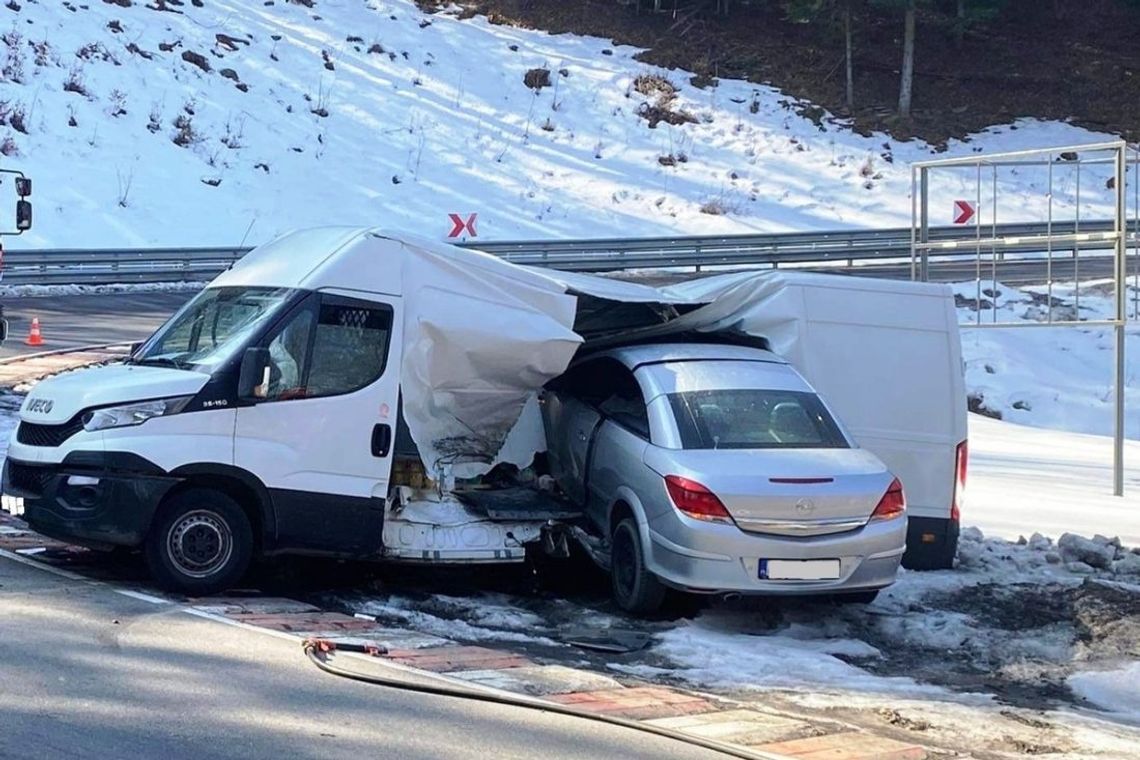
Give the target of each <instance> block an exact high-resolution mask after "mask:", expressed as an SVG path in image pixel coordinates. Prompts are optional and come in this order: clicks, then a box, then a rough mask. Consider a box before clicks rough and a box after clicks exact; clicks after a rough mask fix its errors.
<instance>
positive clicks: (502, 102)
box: [0, 0, 1111, 247]
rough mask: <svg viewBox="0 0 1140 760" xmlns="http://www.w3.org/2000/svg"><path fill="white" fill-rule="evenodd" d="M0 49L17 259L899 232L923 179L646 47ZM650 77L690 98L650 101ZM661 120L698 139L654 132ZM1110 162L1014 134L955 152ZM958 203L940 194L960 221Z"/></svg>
mask: <svg viewBox="0 0 1140 760" xmlns="http://www.w3.org/2000/svg"><path fill="white" fill-rule="evenodd" d="M309 6H311V7H309ZM0 31H2V32H3V34H2V37H3V41H2V42H0V75H2V87H0V151H2V152H3V153H5V154H8V155H7V156H6V157H5V156H4V155H0V161H2V162H3V164H4V165H5V166H9V167H17V168H20V169H22V170H24V171H26V172H27V173H29V174H30V175H32V176H33V177H34V178H35V180H36V183H37V184H36V192H35V200H36V202H37V212H36V213H37V220H36V225H35V229H34V231H33V232H32V233H31V234H28V235H26V236H24V237H23V238H21V239H19V241H18V242H17V243H15V244H18V245H19V246H21V247H42V246H110V245H135V246H143V245H155V244H170V245H209V244H225V245H232V244H236V243H239V242H241V241H242V240H245V241H246V242H248V243H258V242H262V241H265V240H267V239H270V238H272V237H274V236H275V235H276V234H278V233H280V232H282V231H284V230H286V229H289V228H292V227H297V226H307V225H314V224H322V223H333V222H335V223H345V224H369V225H373V224H375V225H385V226H389V227H392V228H406V229H410V230H413V231H415V232H419V233H423V234H427V235H431V236H440V237H442V236H444V235H445V234H446V233H447V231H448V230H449V229H450V228H451V223H450V222H449V220H448V217H447V214H448V213H452V212H454V213H459V214H463V215H466V214H470V213H478V215H479V217H478V226H477V229H478V234H479V236H480V237H481V238H484V239H503V238H519V237H545V236H574V237H589V236H601V235H652V234H671V233H675V232H688V233H713V232H717V233H719V232H746V231H750V230H772V231H776V230H804V229H813V228H814V229H825V228H836V227H843V226H887V225H903V224H907V223H909V219H910V200H909V190H910V172H909V167H908V163H909V162H910V161H913V160H916V159H918V158H924V157H928V156H929V155H930V153H931V150H930V148H929V146H927V145H925V144H922V143H920V142H911V143H896V142H894V141H893V140H890V139H888V138H887V137H885V136H881V135H880V136H875V137H872V138H864V137H860V136H857V135H854V134H852V133H850V132H848V131H846V130H845V129H842V128H841V127H838V126H836V125H835V124H834V123H831V122H830V121H829V120H827V119H824V120H823V121H822V122H821V124H820V125H817V124H815V123H813V122H812V121H810V120H808V119H807V118H804V117H802V116H800V115H798V114H797V110H796V105H797V104H795V103H793V102H791V101H790V99H789V98H788V97H787V96H785V95H784V94H782V93H781V92H779V91H778V90H775V89H773V88H771V87H765V86H760V85H753V84H750V83H746V82H739V81H727V80H725V81H721V82H720V84H719V86H718V87H712V88H708V89H698V88H696V87H694V86H692V85H691V84H690V82H689V79H690V75H689V74H688V73H686V72H681V71H672V72H668V71H659V70H657V69H654V68H651V67H648V66H646V65H645V64H642V63H639V62H637V61H635V60H634V59H633V56H634V55H635V54H636V53H637V52H638V51H637V50H636V49H634V48H630V47H620V46H615V45H612V44H611V43H610V42H608V41H606V40H601V39H592V38H581V37H573V36H570V35H559V36H551V35H547V34H543V33H540V32H532V31H525V30H519V29H514V28H510V27H506V26H496V25H492V24H490V23H488V22H487V20H486V19H484V18H480V17H476V18H473V19H467V20H459V19H458V18H456V17H455V15H454V14H452V15H447V14H441V15H432V16H428V15H425V14H423V13H422V12H420V11H419V10H418V9H417V8H416V7H415V6H414V4H413V3H412V2H411V0H315V2H310V0H304V2H300V0H295V1H294V2H287V1H286V0H266V1H265V2H261V1H258V2H250V1H248V0H191V1H190V2H182V1H181V0H114V1H113V2H112V0H106V1H105V2H81V0H66V1H63V2H60V1H58V0H13V2H11V3H8V4H7V6H5V7H0ZM543 68H545V69H546V70H547V71H546V73H545V74H544V73H541V72H540V73H537V74H532V75H531V77H530V78H529V80H528V81H529V82H530V83H531V84H533V85H542V84H545V81H546V80H547V79H548V80H549V84H548V85H547V86H542V87H539V88H537V89H533V88H532V87H529V86H528V85H527V84H526V83H524V78H527V73H528V71H530V70H531V69H543ZM652 74H662V75H664V77H665V78H667V79H668V81H669V82H670V83H671V84H672V85H674V86H676V88H677V89H678V92H677V93H676V97H675V99H673V100H671V101H670V99H669V97H668V96H667V95H663V94H662V89H661V88H662V87H666V86H665V85H662V84H661V83H660V82H657V81H656V80H641V82H640V84H638V83H637V82H636V81H635V80H637V78H638V77H641V76H642V75H652ZM666 88H667V87H666ZM639 90H641V91H644V93H648V94H644V93H643V92H641V91H639ZM663 99H664V100H663ZM647 103H648V104H651V105H652V104H661V105H664V106H665V107H666V108H667V110H670V111H671V112H673V113H675V114H687V116H686V117H684V118H687V119H691V121H690V122H689V123H683V124H679V125H675V126H671V125H670V124H668V123H665V122H662V123H660V124H658V125H657V126H656V127H655V128H650V126H649V122H648V121H647V119H645V118H642V116H639V115H638V111H639V109H642V108H643V107H645V104H647ZM1103 137H1104V136H1102V135H1094V134H1091V133H1089V132H1086V131H1084V130H1081V129H1077V128H1074V127H1070V126H1067V125H1064V124H1056V123H1053V124H1048V123H1034V122H1023V123H1020V124H1019V125H1017V126H1016V127H1001V128H995V129H993V130H991V131H990V132H989V133H987V134H984V135H979V136H977V137H976V138H975V139H973V140H972V141H971V142H970V143H969V144H962V143H960V144H956V145H952V146H951V152H953V153H966V152H969V151H975V150H983V149H984V150H987V151H992V150H1007V149H1015V148H1024V147H1040V146H1044V145H1059V144H1066V143H1074V142H1087V141H1090V140H1096V139H1103ZM967 179H968V178H965V177H951V178H949V179H948V180H947V183H945V184H942V185H939V186H938V187H936V188H935V195H936V197H937V199H936V200H934V201H933V202H934V203H935V204H936V207H937V208H942V207H943V206H945V213H946V215H947V217H948V216H949V214H950V200H949V199H950V198H952V197H955V196H961V197H973V191H972V190H971V191H969V192H967V191H966V189H965V187H966V185H965V184H963V183H965V182H966V181H967ZM1103 184H1104V183H1103V179H1102V178H1090V179H1089V181H1088V182H1087V183H1086V187H1085V193H1084V195H1083V196H1082V201H1081V203H1082V213H1083V214H1084V216H1085V217H1086V218H1088V217H1092V216H1097V215H1101V216H1103V215H1106V214H1107V212H1108V206H1107V205H1106V204H1107V203H1108V202H1109V199H1110V195H1111V194H1110V193H1109V192H1108V191H1107V190H1105V189H1104V187H1103ZM999 186H1000V188H1001V191H1002V201H1001V204H1000V205H1001V206H1002V208H1000V209H999V213H1000V218H1001V220H1002V221H1014V220H1017V219H1032V218H1040V217H1041V216H1042V214H1043V212H1044V209H1045V207H1046V203H1047V199H1046V194H1045V192H1044V189H1043V185H1042V184H1041V178H1036V179H1034V178H1030V177H1027V176H1023V175H1015V174H1014V173H1011V172H1006V173H1003V174H1002V176H1001V177H999ZM10 194H11V191H10V189H9V188H8V187H7V186H5V187H3V188H0V203H2V204H3V205H0V213H8V212H7V211H6V209H7V208H8V205H9V204H8V202H7V201H5V200H3V198H6V197H8V196H9V195H10ZM1066 204H1068V205H1066ZM985 205H986V207H987V209H988V208H989V204H988V202H987V203H986V204H985ZM1066 209H1068V210H1067V211H1066ZM1054 210H1055V212H1056V213H1057V215H1058V216H1065V215H1066V214H1069V215H1071V213H1072V199H1066V198H1062V197H1059V196H1058V197H1056V198H1055V199H1054ZM987 213H989V212H988V211H987ZM935 221H936V222H938V223H946V222H948V221H949V218H947V219H945V220H942V219H936V220H935ZM15 244H14V245H13V247H15Z"/></svg>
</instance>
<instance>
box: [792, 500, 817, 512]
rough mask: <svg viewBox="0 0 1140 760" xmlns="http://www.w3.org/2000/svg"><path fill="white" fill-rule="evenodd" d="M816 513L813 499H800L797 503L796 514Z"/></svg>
mask: <svg viewBox="0 0 1140 760" xmlns="http://www.w3.org/2000/svg"><path fill="white" fill-rule="evenodd" d="M814 511H815V503H814V502H812V500H811V499H800V500H799V501H797V502H796V514H800V515H810V514H811V513H812V512H814Z"/></svg>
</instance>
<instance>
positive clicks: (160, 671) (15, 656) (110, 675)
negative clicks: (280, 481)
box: [0, 556, 724, 760]
mask: <svg viewBox="0 0 1140 760" xmlns="http://www.w3.org/2000/svg"><path fill="white" fill-rule="evenodd" d="M352 665H353V666H356V665H357V663H352ZM360 665H361V666H362V667H367V663H360ZM0 684H3V688H0V758H30V757H69V758H97V759H98V760H107V759H108V758H119V757H152V758H163V760H177V759H178V758H193V760H209V759H210V758H273V759H276V758H283V757H288V758H294V757H312V758H322V759H324V758H339V757H345V758H352V760H361V759H362V758H389V757H390V758H401V759H405V758H406V759H407V760H417V759H418V758H424V760H428V759H431V760H434V759H435V758H454V759H456V760H487V758H488V757H494V758H525V759H526V760H533V758H535V757H541V758H544V760H545V759H548V758H549V759H551V760H555V759H561V758H582V757H605V758H611V757H612V758H646V759H647V760H648V759H649V758H654V759H655V760H658V759H661V758H690V759H695V760H705V759H706V758H707V759H709V760H713V759H715V760H721V758H723V757H724V756H723V755H720V754H716V753H713V752H709V751H705V750H701V749H698V748H696V747H693V746H691V745H687V744H683V743H680V742H675V741H673V740H670V739H664V738H659V737H655V736H651V735H649V734H645V733H641V732H635V731H631V730H629V729H623V728H618V727H611V726H606V725H603V724H599V723H594V722H589V721H584V720H579V719H576V718H569V717H561V716H555V715H550V714H547V713H539V712H536V711H532V710H522V709H520V708H516V707H507V706H500V705H493V704H485V703H475V702H469V701H464V700H457V699H451V698H446V697H434V696H429V695H421V694H413V693H409V692H402V691H395V690H391V689H384V688H381V687H378V686H372V685H369V684H363V683H357V682H354V681H348V680H345V679H339V678H336V677H333V676H329V675H326V674H324V673H322V672H320V671H318V670H317V669H316V668H315V667H314V666H313V665H312V664H311V663H309V661H308V660H307V659H306V658H305V657H304V656H303V655H302V653H301V651H300V648H299V647H298V646H297V642H296V640H284V639H279V638H276V637H274V636H272V635H267V634H266V633H264V632H255V631H251V630H248V629H246V628H241V627H237V626H233V625H225V624H223V623H220V622H215V621H213V620H207V619H202V618H198V617H193V616H191V615H190V614H187V613H186V612H184V611H182V608H180V607H179V606H177V605H174V604H169V603H168V604H162V605H155V604H152V603H149V602H146V601H142V600H140V599H136V598H131V597H128V596H125V595H123V594H122V593H119V592H116V591H114V590H113V589H112V588H111V587H110V586H107V585H102V584H96V583H93V582H91V581H87V580H71V579H66V578H61V577H59V576H56V575H52V574H49V573H47V572H45V571H43V570H41V569H36V568H32V567H28V566H26V565H24V564H19V563H17V562H16V561H14V560H12V559H10V558H8V557H3V556H0Z"/></svg>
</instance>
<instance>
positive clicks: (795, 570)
mask: <svg viewBox="0 0 1140 760" xmlns="http://www.w3.org/2000/svg"><path fill="white" fill-rule="evenodd" d="M838 579H839V560H837V559H762V560H760V580H764V581H834V580H838Z"/></svg>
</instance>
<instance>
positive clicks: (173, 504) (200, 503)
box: [144, 488, 253, 596]
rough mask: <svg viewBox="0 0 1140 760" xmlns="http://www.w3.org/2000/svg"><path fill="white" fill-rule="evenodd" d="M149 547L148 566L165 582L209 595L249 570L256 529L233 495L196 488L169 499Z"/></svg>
mask: <svg viewBox="0 0 1140 760" xmlns="http://www.w3.org/2000/svg"><path fill="white" fill-rule="evenodd" d="M144 548H145V554H146V561H147V566H148V567H149V568H150V572H151V575H153V576H154V579H155V580H156V581H157V582H158V584H159V585H160V586H162V587H163V588H166V589H170V590H172V591H181V592H183V593H186V594H191V595H202V596H205V595H209V594H215V593H217V592H219V591H223V590H225V589H227V588H229V587H230V586H232V585H233V584H234V583H236V582H237V581H239V580H240V579H241V577H242V576H243V575H245V571H246V569H247V568H248V567H249V562H250V557H251V556H252V553H253V529H252V528H251V527H250V524H249V518H248V517H246V515H245V512H243V511H242V508H241V507H240V506H239V505H238V504H237V502H235V501H234V500H233V499H231V498H230V497H229V496H227V495H226V494H224V493H222V492H220V491H214V490H210V489H201V488H196V489H192V490H188V491H183V492H182V493H179V494H176V495H174V496H173V497H171V498H170V499H169V500H168V501H167V502H166V503H164V504H163V506H162V508H161V509H160V512H159V516H158V518H157V520H156V522H155V524H154V525H153V526H152V527H151V531H150V534H149V535H148V536H147V541H146V546H145V547H144Z"/></svg>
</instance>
